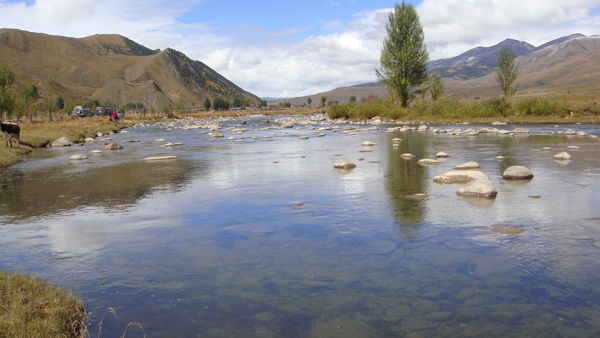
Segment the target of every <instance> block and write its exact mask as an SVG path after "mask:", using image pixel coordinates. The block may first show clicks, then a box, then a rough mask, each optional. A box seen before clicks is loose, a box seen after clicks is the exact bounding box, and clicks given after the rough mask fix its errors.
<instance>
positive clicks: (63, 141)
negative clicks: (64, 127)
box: [52, 136, 73, 147]
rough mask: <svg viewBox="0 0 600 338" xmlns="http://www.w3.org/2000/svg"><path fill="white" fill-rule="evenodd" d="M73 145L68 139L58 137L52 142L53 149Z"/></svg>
mask: <svg viewBox="0 0 600 338" xmlns="http://www.w3.org/2000/svg"><path fill="white" fill-rule="evenodd" d="M72 145H73V141H71V140H69V138H68V137H64V136H63V137H59V138H57V139H56V140H55V141H54V142H52V146H53V147H70V146H72Z"/></svg>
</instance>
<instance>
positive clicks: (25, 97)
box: [17, 85, 39, 121]
mask: <svg viewBox="0 0 600 338" xmlns="http://www.w3.org/2000/svg"><path fill="white" fill-rule="evenodd" d="M38 97H39V95H38V91H37V87H36V86H34V85H26V86H23V87H21V89H20V90H19V101H20V105H21V109H20V110H21V112H19V113H18V114H17V121H18V120H19V119H20V118H21V117H22V116H23V114H24V115H25V116H27V117H29V120H32V118H33V116H32V114H31V110H32V108H33V102H34V101H35V100H37V98H38Z"/></svg>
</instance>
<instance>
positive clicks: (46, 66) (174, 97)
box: [0, 29, 259, 109]
mask: <svg viewBox="0 0 600 338" xmlns="http://www.w3.org/2000/svg"><path fill="white" fill-rule="evenodd" d="M0 63H2V64H7V65H9V66H11V67H12V69H13V70H14V71H15V73H16V75H17V77H16V85H17V86H19V85H23V84H34V85H36V86H37V87H38V92H39V93H40V95H43V96H50V97H58V96H60V97H63V98H64V99H69V100H74V101H77V100H79V101H83V100H88V99H96V100H98V101H100V102H101V103H102V102H111V103H113V104H125V103H128V102H132V103H137V102H141V103H143V104H144V105H145V106H146V107H150V106H154V107H155V108H157V109H160V108H161V107H163V106H164V105H165V104H167V103H171V104H173V105H177V104H183V105H184V106H190V105H192V104H195V105H197V106H201V105H202V102H203V100H204V99H205V98H207V97H208V98H209V99H211V100H212V99H213V98H214V97H222V98H224V99H227V100H230V101H231V100H233V99H234V98H244V99H248V100H250V102H252V103H253V104H256V103H257V102H258V101H259V98H258V97H257V96H256V95H253V94H251V93H249V92H247V91H245V90H243V89H242V88H240V87H238V86H237V85H235V84H234V83H232V82H231V81H229V80H227V79H226V78H224V77H223V76H221V75H220V74H218V73H217V72H215V71H214V70H212V69H211V68H210V67H208V66H207V65H205V64H204V63H202V62H200V61H194V60H191V59H189V58H188V57H187V56H185V55H184V54H183V53H180V52H178V51H176V50H173V49H169V48H167V49H165V50H163V51H159V50H151V49H148V48H146V47H144V46H142V45H140V44H138V43H136V42H134V41H132V40H130V39H128V38H126V37H123V36H120V35H116V34H109V35H106V34H102V35H93V36H89V37H85V38H68V37H61V36H53V35H46V34H40V33H31V32H26V31H21V30H16V29H0Z"/></svg>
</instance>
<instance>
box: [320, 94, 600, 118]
mask: <svg viewBox="0 0 600 338" xmlns="http://www.w3.org/2000/svg"><path fill="white" fill-rule="evenodd" d="M328 114H329V116H330V117H331V118H344V119H357V120H366V119H372V118H373V117H375V116H379V117H382V118H384V119H393V120H400V121H424V122H426V123H450V122H471V123H491V122H493V121H497V120H502V121H504V122H510V123H599V122H600V119H599V116H600V107H599V106H598V104H596V103H595V102H594V101H591V100H590V101H585V102H577V103H569V102H565V101H559V100H553V99H547V98H524V99H519V100H515V101H508V100H504V99H500V98H493V99H488V100H475V101H463V100H455V99H449V98H447V99H443V100H438V101H418V102H417V103H415V104H413V105H411V106H410V107H408V108H402V107H400V106H398V105H396V104H394V103H393V102H392V101H391V100H381V99H377V100H374V101H371V102H361V103H347V104H341V105H340V104H334V105H332V106H331V107H329V109H328Z"/></svg>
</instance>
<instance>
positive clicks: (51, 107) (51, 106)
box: [44, 96, 58, 121]
mask: <svg viewBox="0 0 600 338" xmlns="http://www.w3.org/2000/svg"><path fill="white" fill-rule="evenodd" d="M44 108H46V111H47V112H48V121H52V114H54V112H56V109H57V108H58V107H57V106H56V99H54V98H51V97H49V96H47V97H45V98H44Z"/></svg>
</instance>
